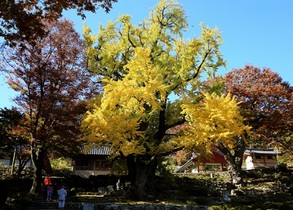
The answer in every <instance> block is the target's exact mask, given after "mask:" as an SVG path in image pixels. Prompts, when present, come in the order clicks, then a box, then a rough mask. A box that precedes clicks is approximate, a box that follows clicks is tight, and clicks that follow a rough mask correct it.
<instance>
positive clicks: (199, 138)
mask: <svg viewBox="0 0 293 210" xmlns="http://www.w3.org/2000/svg"><path fill="white" fill-rule="evenodd" d="M182 109H183V111H182V113H183V114H185V118H186V120H187V121H188V123H189V128H188V129H187V130H186V132H185V135H184V136H183V137H182V138H180V139H177V140H176V141H177V143H179V144H181V145H185V146H186V147H189V148H195V147H204V148H205V150H207V151H209V150H210V149H211V148H212V146H215V145H217V144H220V143H221V144H223V145H225V146H226V147H228V148H230V149H232V148H233V147H234V146H235V145H234V141H233V138H234V137H236V136H242V135H243V133H244V132H249V130H250V127H249V126H246V125H244V123H243V120H244V119H243V117H242V116H241V115H240V112H239V108H238V102H237V101H236V99H235V98H234V97H231V95H230V94H228V95H226V96H224V95H222V96H218V95H216V94H214V93H213V94H208V93H206V94H204V100H203V101H201V102H200V103H196V104H183V105H182Z"/></svg>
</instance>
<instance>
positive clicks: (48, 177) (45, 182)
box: [44, 174, 52, 196]
mask: <svg viewBox="0 0 293 210" xmlns="http://www.w3.org/2000/svg"><path fill="white" fill-rule="evenodd" d="M51 184H52V180H51V177H50V174H47V176H46V177H45V178H44V193H45V196H47V193H48V190H47V189H48V186H49V185H51Z"/></svg>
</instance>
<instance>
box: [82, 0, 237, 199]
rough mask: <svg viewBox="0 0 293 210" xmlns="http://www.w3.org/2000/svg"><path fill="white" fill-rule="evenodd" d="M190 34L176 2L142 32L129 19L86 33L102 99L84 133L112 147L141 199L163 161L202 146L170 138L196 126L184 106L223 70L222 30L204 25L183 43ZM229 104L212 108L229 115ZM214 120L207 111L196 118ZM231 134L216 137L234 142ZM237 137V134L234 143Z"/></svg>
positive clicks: (156, 12) (162, 6) (160, 7)
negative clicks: (203, 79)
mask: <svg viewBox="0 0 293 210" xmlns="http://www.w3.org/2000/svg"><path fill="white" fill-rule="evenodd" d="M187 29H188V24H187V21H186V16H185V13H184V10H183V8H182V7H181V5H179V4H178V3H177V2H175V1H172V0H170V1H167V0H161V1H160V2H159V3H158V4H157V5H156V7H155V8H154V9H153V10H151V12H150V16H149V19H144V20H143V21H142V22H140V23H139V24H138V25H137V26H135V25H133V24H132V23H131V17H130V16H129V15H124V16H121V17H119V18H118V19H117V20H116V21H114V22H112V21H109V22H108V24H107V26H106V27H103V26H100V29H99V32H98V34H91V30H90V29H89V28H88V27H87V26H85V28H84V39H85V45H86V56H87V59H88V69H89V70H90V71H92V72H94V73H96V74H97V75H99V76H100V78H101V82H102V83H103V93H102V95H101V96H100V100H94V103H93V104H92V106H91V107H92V108H91V110H90V111H89V112H88V113H87V114H86V116H85V117H84V120H83V123H82V129H83V131H84V134H85V138H86V139H87V141H88V142H89V143H95V144H102V145H108V146H110V147H111V151H112V154H113V156H119V157H122V158H125V159H126V160H127V165H128V173H129V177H130V179H131V184H132V187H133V192H134V194H135V195H136V196H138V197H142V196H143V195H144V193H145V192H147V190H148V187H149V186H151V183H152V178H153V177H154V175H155V170H156V168H157V165H158V160H159V158H160V157H162V156H165V155H168V154H170V153H171V152H174V151H176V150H178V149H180V148H182V147H185V146H187V145H191V142H194V141H195V140H196V139H197V137H195V138H192V136H189V137H190V138H187V137H186V138H185V137H184V135H187V134H185V133H184V132H183V136H182V141H186V142H185V143H186V144H184V142H183V143H181V144H179V143H178V141H175V139H178V138H174V141H171V140H170V136H172V135H176V136H178V137H179V136H180V135H181V133H182V132H179V133H177V134H174V133H170V132H169V131H170V129H171V128H174V127H176V126H177V125H182V124H183V123H185V122H186V120H191V119H190V117H191V115H188V114H187V110H189V109H188V107H187V106H188V105H186V104H190V103H195V104H196V103H197V101H199V100H198V93H197V91H196V90H198V86H199V85H200V83H201V82H200V81H201V76H202V75H203V74H206V75H207V77H212V76H213V75H214V74H215V72H216V71H217V69H218V68H219V67H221V66H224V65H225V62H224V61H223V58H222V55H221V53H220V51H219V46H220V45H221V44H222V40H221V36H220V32H219V31H218V29H217V28H216V29H210V28H209V27H206V26H204V25H203V24H201V30H202V31H201V35H200V36H198V37H194V38H192V39H184V37H183V34H184V31H185V30H187ZM207 97H208V96H207ZM213 100H216V99H215V98H214V97H212V96H211V98H210V101H211V102H212V101H213ZM227 101H228V99H227V100H226V101H225V100H224V101H223V103H222V104H221V103H218V102H215V103H218V106H219V107H221V106H223V107H225V106H226V104H225V103H227ZM182 111H184V112H182ZM185 115H186V116H187V118H185ZM209 115H210V114H209V112H208V111H206V112H205V114H202V115H201V116H199V117H201V118H208V117H209ZM229 117H234V116H233V115H229V116H227V117H226V118H227V119H228V118H229ZM219 119H222V118H220V117H219ZM224 120H225V119H222V121H223V122H224ZM202 123H204V121H203V119H202ZM221 123H222V122H221ZM227 123H230V122H227ZM239 123H241V122H239ZM219 126H220V125H219ZM221 126H224V125H221ZM231 128H232V127H231ZM194 129H196V127H194ZM190 132H191V131H190ZM219 132H222V131H219ZM228 133H229V132H228V131H225V132H224V133H223V134H218V135H223V136H225V135H226V136H228V135H231V136H232V135H233V134H228ZM240 133H241V132H240V129H239V130H238V131H237V133H236V132H235V133H234V135H238V134H240ZM171 134H172V135H171ZM197 134H199V133H197ZM215 135H216V133H215ZM172 137H173V136H172ZM223 141H227V143H228V141H230V140H229V139H228V138H225V139H224V140H223ZM194 146H196V144H194Z"/></svg>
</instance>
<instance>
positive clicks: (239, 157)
mask: <svg viewBox="0 0 293 210" xmlns="http://www.w3.org/2000/svg"><path fill="white" fill-rule="evenodd" d="M217 148H218V149H219V150H220V152H221V153H222V154H223V155H224V157H225V159H226V160H227V162H228V164H229V167H228V170H229V174H230V178H231V183H232V184H233V185H234V186H236V185H242V184H243V178H242V161H243V154H244V151H245V142H244V140H243V139H242V138H241V137H238V138H237V143H236V147H235V148H234V152H233V154H232V153H231V152H230V150H229V149H228V148H227V147H225V146H224V145H220V146H218V147H217Z"/></svg>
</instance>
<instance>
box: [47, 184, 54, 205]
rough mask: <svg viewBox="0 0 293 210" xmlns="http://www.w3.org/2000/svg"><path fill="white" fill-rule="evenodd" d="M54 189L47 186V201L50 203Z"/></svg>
mask: <svg viewBox="0 0 293 210" xmlns="http://www.w3.org/2000/svg"><path fill="white" fill-rule="evenodd" d="M53 191H54V188H53V186H52V184H50V185H48V186H47V201H51V200H52V194H53Z"/></svg>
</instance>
